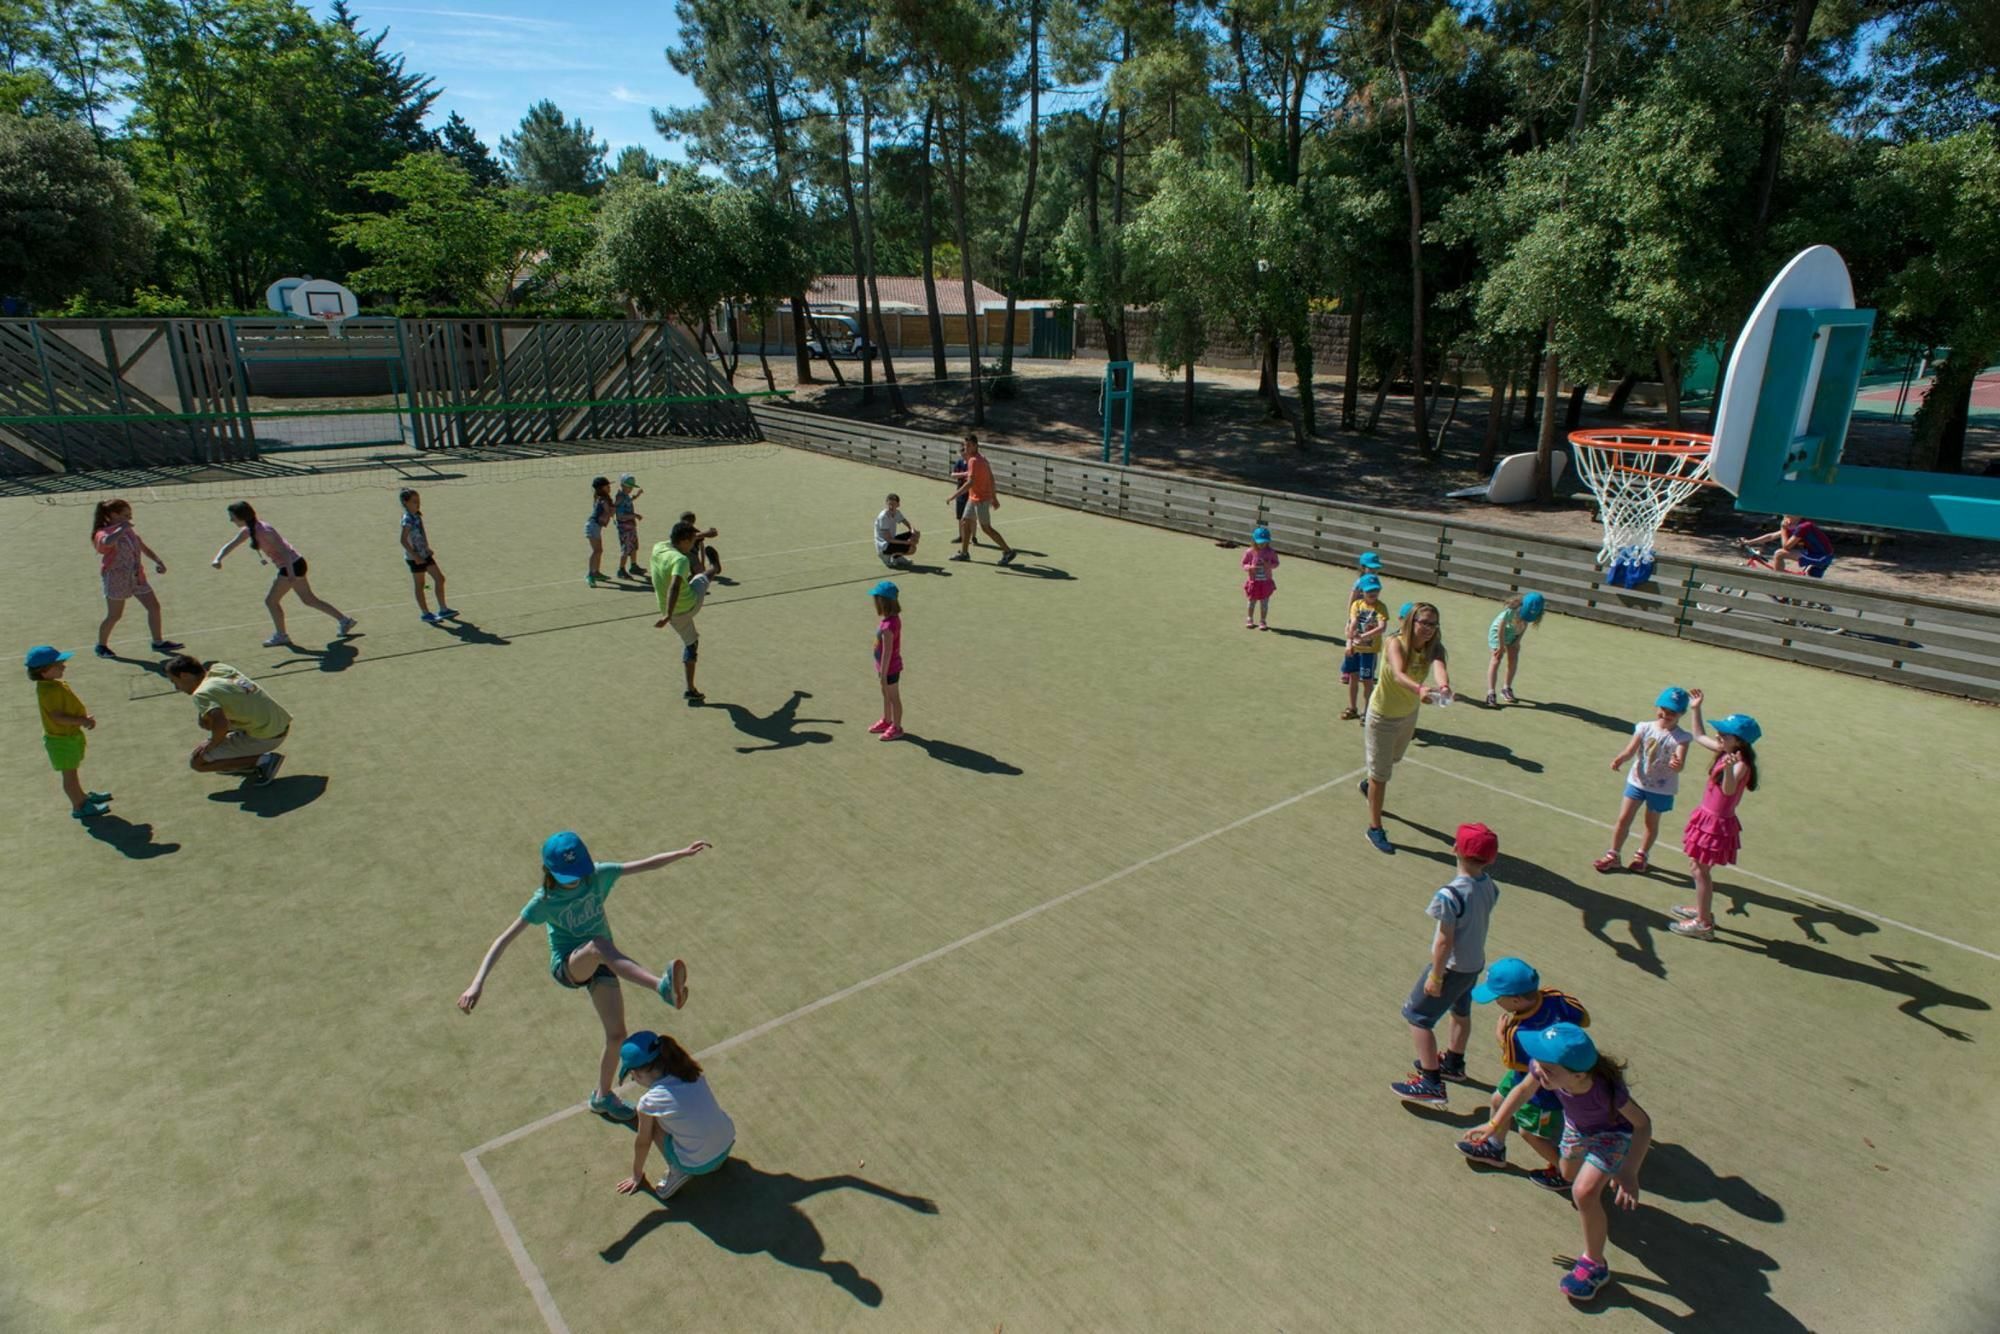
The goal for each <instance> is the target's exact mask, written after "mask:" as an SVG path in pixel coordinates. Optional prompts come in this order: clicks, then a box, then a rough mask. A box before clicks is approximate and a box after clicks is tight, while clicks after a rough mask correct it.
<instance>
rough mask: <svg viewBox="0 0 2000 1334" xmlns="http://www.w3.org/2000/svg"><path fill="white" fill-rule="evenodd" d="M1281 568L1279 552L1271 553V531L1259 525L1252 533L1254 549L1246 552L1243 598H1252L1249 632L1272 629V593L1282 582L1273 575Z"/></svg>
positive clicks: (1247, 618)
mask: <svg viewBox="0 0 2000 1334" xmlns="http://www.w3.org/2000/svg"><path fill="white" fill-rule="evenodd" d="M1277 568H1278V553H1277V552H1275V551H1273V550H1271V530H1270V529H1269V528H1265V527H1263V526H1262V525H1259V526H1258V527H1257V528H1256V529H1254V530H1252V532H1251V534H1250V549H1249V550H1248V551H1246V552H1244V553H1243V570H1244V578H1243V596H1244V597H1246V598H1248V599H1250V611H1249V614H1248V615H1246V616H1245V617H1244V618H1243V628H1244V629H1245V630H1268V629H1270V628H1271V594H1273V593H1275V592H1277V591H1278V581H1277V580H1275V579H1273V578H1272V577H1271V574H1272V572H1273V571H1275V570H1276V569H1277ZM1259 608H1261V609H1262V610H1261V611H1260V610H1259Z"/></svg>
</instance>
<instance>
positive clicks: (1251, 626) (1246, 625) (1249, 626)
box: [1243, 620, 1257, 630]
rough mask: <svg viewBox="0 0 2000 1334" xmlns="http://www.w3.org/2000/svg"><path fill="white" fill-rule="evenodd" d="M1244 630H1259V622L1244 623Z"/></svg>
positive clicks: (1249, 621)
mask: <svg viewBox="0 0 2000 1334" xmlns="http://www.w3.org/2000/svg"><path fill="white" fill-rule="evenodd" d="M1243 628H1244V629H1245V630H1255V629H1256V628H1257V622H1255V621H1251V620H1246V621H1244V622H1243Z"/></svg>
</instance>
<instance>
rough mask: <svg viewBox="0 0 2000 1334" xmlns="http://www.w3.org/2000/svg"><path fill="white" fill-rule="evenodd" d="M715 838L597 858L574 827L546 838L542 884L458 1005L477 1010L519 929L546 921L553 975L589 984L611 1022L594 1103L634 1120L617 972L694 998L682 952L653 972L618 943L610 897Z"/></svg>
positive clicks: (680, 1000)
mask: <svg viewBox="0 0 2000 1334" xmlns="http://www.w3.org/2000/svg"><path fill="white" fill-rule="evenodd" d="M708 846H709V845H708V843H707V842H705V841H704V840H702V839H696V840H695V841H694V842H692V843H690V844H688V845H687V846H686V847H684V848H682V849H681V850H680V851H679V852H661V853H655V854H654V855H653V856H651V857H643V858H641V859H640V860H638V861H636V862H593V861H592V860H591V859H590V849H589V848H587V847H585V846H584V844H583V840H582V839H581V838H579V837H578V836H577V835H575V834H573V833H571V832H569V831H568V830H564V831H563V832H561V833H559V834H551V835H549V837H548V841H547V842H545V843H543V844H542V887H541V888H540V889H538V890H536V891H535V896H534V897H533V898H531V899H529V900H528V903H527V906H526V907H524V908H522V909H521V915H520V916H519V917H516V918H515V919H514V920H513V921H512V922H509V923H508V924H507V929H506V930H505V931H502V932H501V933H500V935H499V936H498V937H497V938H496V939H495V940H494V942H493V944H492V946H491V947H490V948H488V949H487V951H486V957H485V958H483V959H481V960H480V961H479V971H478V972H477V973H475V974H473V976H472V985H471V986H469V987H467V988H466V989H465V991H464V992H463V993H462V994H461V995H460V996H459V998H458V1008H459V1009H461V1010H463V1011H465V1012H466V1013H467V1014H471V1013H472V1007H473V1006H475V1005H477V1004H479V993H480V992H481V991H482V990H483V989H484V988H485V986H486V977H487V974H489V973H491V972H492V971H493V965H494V964H496V963H498V962H499V961H500V956H501V955H502V954H503V953H505V952H506V949H507V947H508V946H509V945H511V944H513V943H514V937H516V936H518V935H520V934H521V933H522V932H523V931H526V930H527V929H528V928H529V927H530V926H542V927H545V928H547V930H548V933H549V976H550V977H552V978H554V979H555V982H556V985H557V986H559V987H563V988H565V989H567V990H570V991H586V992H589V993H590V1003H591V1005H592V1006H594V1007H595V1008H596V1010H597V1019H598V1022H599V1023H600V1024H602V1025H603V1026H604V1055H603V1057H602V1059H600V1060H599V1061H598V1063H597V1088H596V1090H595V1091H593V1092H592V1093H591V1095H590V1110H591V1111H593V1112H596V1113H597V1114H598V1115H599V1116H603V1117H608V1118H610V1119H611V1120H614V1121H630V1120H632V1119H633V1112H632V1108H631V1107H630V1106H628V1105H627V1104H626V1103H625V1102H624V1100H622V1099H621V1098H619V1096H618V1095H617V1094H616V1093H614V1092H613V1091H612V1083H613V1080H612V1076H613V1075H614V1074H615V1073H616V1072H617V1070H618V1063H619V1045H620V1044H621V1043H623V1042H624V1041H625V993H624V992H623V991H622V990H621V989H620V988H619V986H618V979H619V978H621V977H622V978H624V979H625V980H626V981H628V982H632V983H636V984H637V985H639V986H642V987H645V988H646V989H647V990H648V991H654V992H657V993H659V997H660V999H661V1000H663V1001H665V1002H666V1003H667V1004H669V1005H671V1006H673V1007H674V1008H675V1009H676V1010H678V1009H680V1008H681V1006H683V1005H685V1004H687V990H688V988H687V965H686V964H685V963H683V962H682V961H681V960H679V959H675V960H674V961H673V963H672V964H670V965H668V967H667V970H666V972H665V973H662V974H654V973H649V972H647V971H646V970H645V969H644V968H641V967H640V966H639V965H638V964H637V963H634V962H633V961H632V959H631V958H629V957H628V956H627V955H626V954H625V953H624V951H622V950H620V949H619V948H618V947H617V946H616V945H614V944H612V943H611V926H610V923H608V922H607V921H606V920H605V917H604V901H605V900H606V899H607V898H609V897H610V896H611V891H612V888H613V887H614V886H616V885H617V883H618V881H619V878H620V877H621V876H628V875H637V874H638V873H639V872H641V871H654V870H658V869H659V868H660V867H662V866H671V865H673V864H674V863H675V862H677V861H680V860H681V859H682V858H683V857H692V856H694V855H695V854H696V853H698V852H705V851H707V849H708Z"/></svg>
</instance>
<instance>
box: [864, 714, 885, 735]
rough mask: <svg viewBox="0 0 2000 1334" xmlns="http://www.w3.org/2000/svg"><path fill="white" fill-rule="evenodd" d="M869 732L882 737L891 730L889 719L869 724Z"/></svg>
mask: <svg viewBox="0 0 2000 1334" xmlns="http://www.w3.org/2000/svg"><path fill="white" fill-rule="evenodd" d="M868 730H869V731H870V732H872V733H874V734H875V735H876V736H880V735H882V733H884V732H886V731H888V730H889V720H888V719H887V718H877V719H876V720H875V721H874V722H872V723H870V724H868Z"/></svg>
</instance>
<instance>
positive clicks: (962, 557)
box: [952, 551, 972, 560]
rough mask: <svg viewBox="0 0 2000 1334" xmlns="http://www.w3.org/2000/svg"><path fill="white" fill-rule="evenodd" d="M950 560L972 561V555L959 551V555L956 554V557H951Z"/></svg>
mask: <svg viewBox="0 0 2000 1334" xmlns="http://www.w3.org/2000/svg"><path fill="white" fill-rule="evenodd" d="M952 559H953V560H971V559H972V553H971V552H970V551H961V552H959V553H958V554H957V555H956V556H953V557H952Z"/></svg>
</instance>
